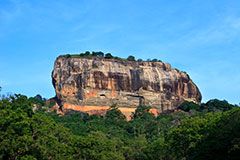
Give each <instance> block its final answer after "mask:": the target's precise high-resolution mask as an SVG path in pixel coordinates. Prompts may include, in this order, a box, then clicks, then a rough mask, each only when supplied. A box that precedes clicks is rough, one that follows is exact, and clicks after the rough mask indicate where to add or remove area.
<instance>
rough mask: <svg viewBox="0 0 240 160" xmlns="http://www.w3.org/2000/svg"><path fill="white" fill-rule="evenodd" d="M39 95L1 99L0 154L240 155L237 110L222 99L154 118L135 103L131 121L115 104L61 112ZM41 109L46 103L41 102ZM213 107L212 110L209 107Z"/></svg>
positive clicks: (166, 159)
mask: <svg viewBox="0 0 240 160" xmlns="http://www.w3.org/2000/svg"><path fill="white" fill-rule="evenodd" d="M36 104H37V105H45V103H44V99H42V98H41V97H40V96H36V97H33V98H27V97H26V96H23V95H14V96H10V97H5V98H2V99H1V100H0V159H57V160H58V159H66V160H67V159H91V160H101V159H103V160H108V159H109V160H110V159H114V160H121V159H122V160H123V159H127V160H134V159H136V160H138V159H139V160H140V159H141V160H144V159H146V160H147V159H153V160H156V159H162V160H179V159H194V160H195V159H197V160H201V159H239V156H240V109H239V108H238V107H236V106H234V105H231V104H228V103H227V102H226V101H219V100H210V101H209V102H207V103H206V104H202V105H197V104H193V103H187V102H185V103H184V104H182V105H181V106H180V108H182V109H183V110H184V111H177V112H173V113H168V114H161V115H159V116H158V117H154V116H153V115H152V114H151V113H149V112H148V111H149V109H150V107H149V106H139V107H138V108H137V110H136V112H135V113H134V114H133V115H132V120H131V121H126V117H125V116H124V115H123V114H122V113H121V112H120V111H119V110H118V108H117V107H116V106H113V107H112V108H111V109H109V110H108V112H107V113H106V115H105V116H104V117H103V116H96V115H93V116H89V115H88V114H85V113H79V112H69V113H68V114H66V115H65V116H59V115H57V114H56V113H54V112H46V111H44V110H43V109H38V110H33V108H34V106H36ZM42 108H44V107H42ZM213 111H214V112H213Z"/></svg>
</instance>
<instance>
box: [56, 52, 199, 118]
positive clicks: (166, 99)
mask: <svg viewBox="0 0 240 160" xmlns="http://www.w3.org/2000/svg"><path fill="white" fill-rule="evenodd" d="M52 81H53V86H54V88H55V91H56V98H57V102H58V104H59V106H60V107H62V109H63V110H67V109H73V110H79V111H83V112H88V113H104V112H105V111H106V110H107V109H108V108H109V106H111V105H115V104H116V105H117V106H118V107H119V109H120V110H121V111H122V112H123V113H124V114H125V115H127V116H129V115H130V114H131V112H133V111H134V110H135V109H136V107H137V106H138V105H150V106H152V107H153V110H152V111H154V112H155V113H159V112H162V111H165V110H174V109H176V107H177V106H178V105H179V104H180V103H182V102H183V101H185V100H187V101H194V102H200V101H201V93H200V92H199V89H198V87H197V86H196V85H195V84H194V83H193V81H192V80H191V79H190V78H189V76H188V74H187V73H185V72H181V71H179V70H177V69H174V68H171V66H170V64H167V63H163V62H135V61H126V60H117V59H104V58H98V57H93V58H80V57H79V58H71V57H64V56H59V57H58V58H57V59H56V61H55V64H54V70H53V72H52Z"/></svg>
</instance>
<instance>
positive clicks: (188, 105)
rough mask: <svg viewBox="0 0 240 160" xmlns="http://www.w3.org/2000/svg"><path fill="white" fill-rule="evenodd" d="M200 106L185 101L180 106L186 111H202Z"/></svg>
mask: <svg viewBox="0 0 240 160" xmlns="http://www.w3.org/2000/svg"><path fill="white" fill-rule="evenodd" d="M200 107H201V106H200V105H198V104H196V103H194V102H189V101H184V102H183V103H182V104H180V106H179V107H178V108H179V109H181V110H183V111H185V112H189V111H190V110H196V111H200V109H201V108H200Z"/></svg>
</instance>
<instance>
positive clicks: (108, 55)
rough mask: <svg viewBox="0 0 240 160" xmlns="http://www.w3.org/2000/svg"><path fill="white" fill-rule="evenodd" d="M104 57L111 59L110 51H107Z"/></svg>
mask: <svg viewBox="0 0 240 160" xmlns="http://www.w3.org/2000/svg"><path fill="white" fill-rule="evenodd" d="M105 58H106V59H111V58H113V56H112V54H111V53H107V54H105Z"/></svg>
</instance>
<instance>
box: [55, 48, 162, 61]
mask: <svg viewBox="0 0 240 160" xmlns="http://www.w3.org/2000/svg"><path fill="white" fill-rule="evenodd" d="M59 57H65V58H93V57H97V58H105V59H116V60H121V61H137V62H144V61H147V62H162V61H161V60H158V59H156V58H154V59H152V60H151V59H147V60H142V59H137V60H136V59H135V57H134V56H132V55H129V56H128V57H127V58H121V57H117V56H113V55H112V54H111V53H106V54H105V53H103V52H102V51H98V52H95V51H92V52H90V51H86V52H84V53H80V54H65V55H60V56H59Z"/></svg>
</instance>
